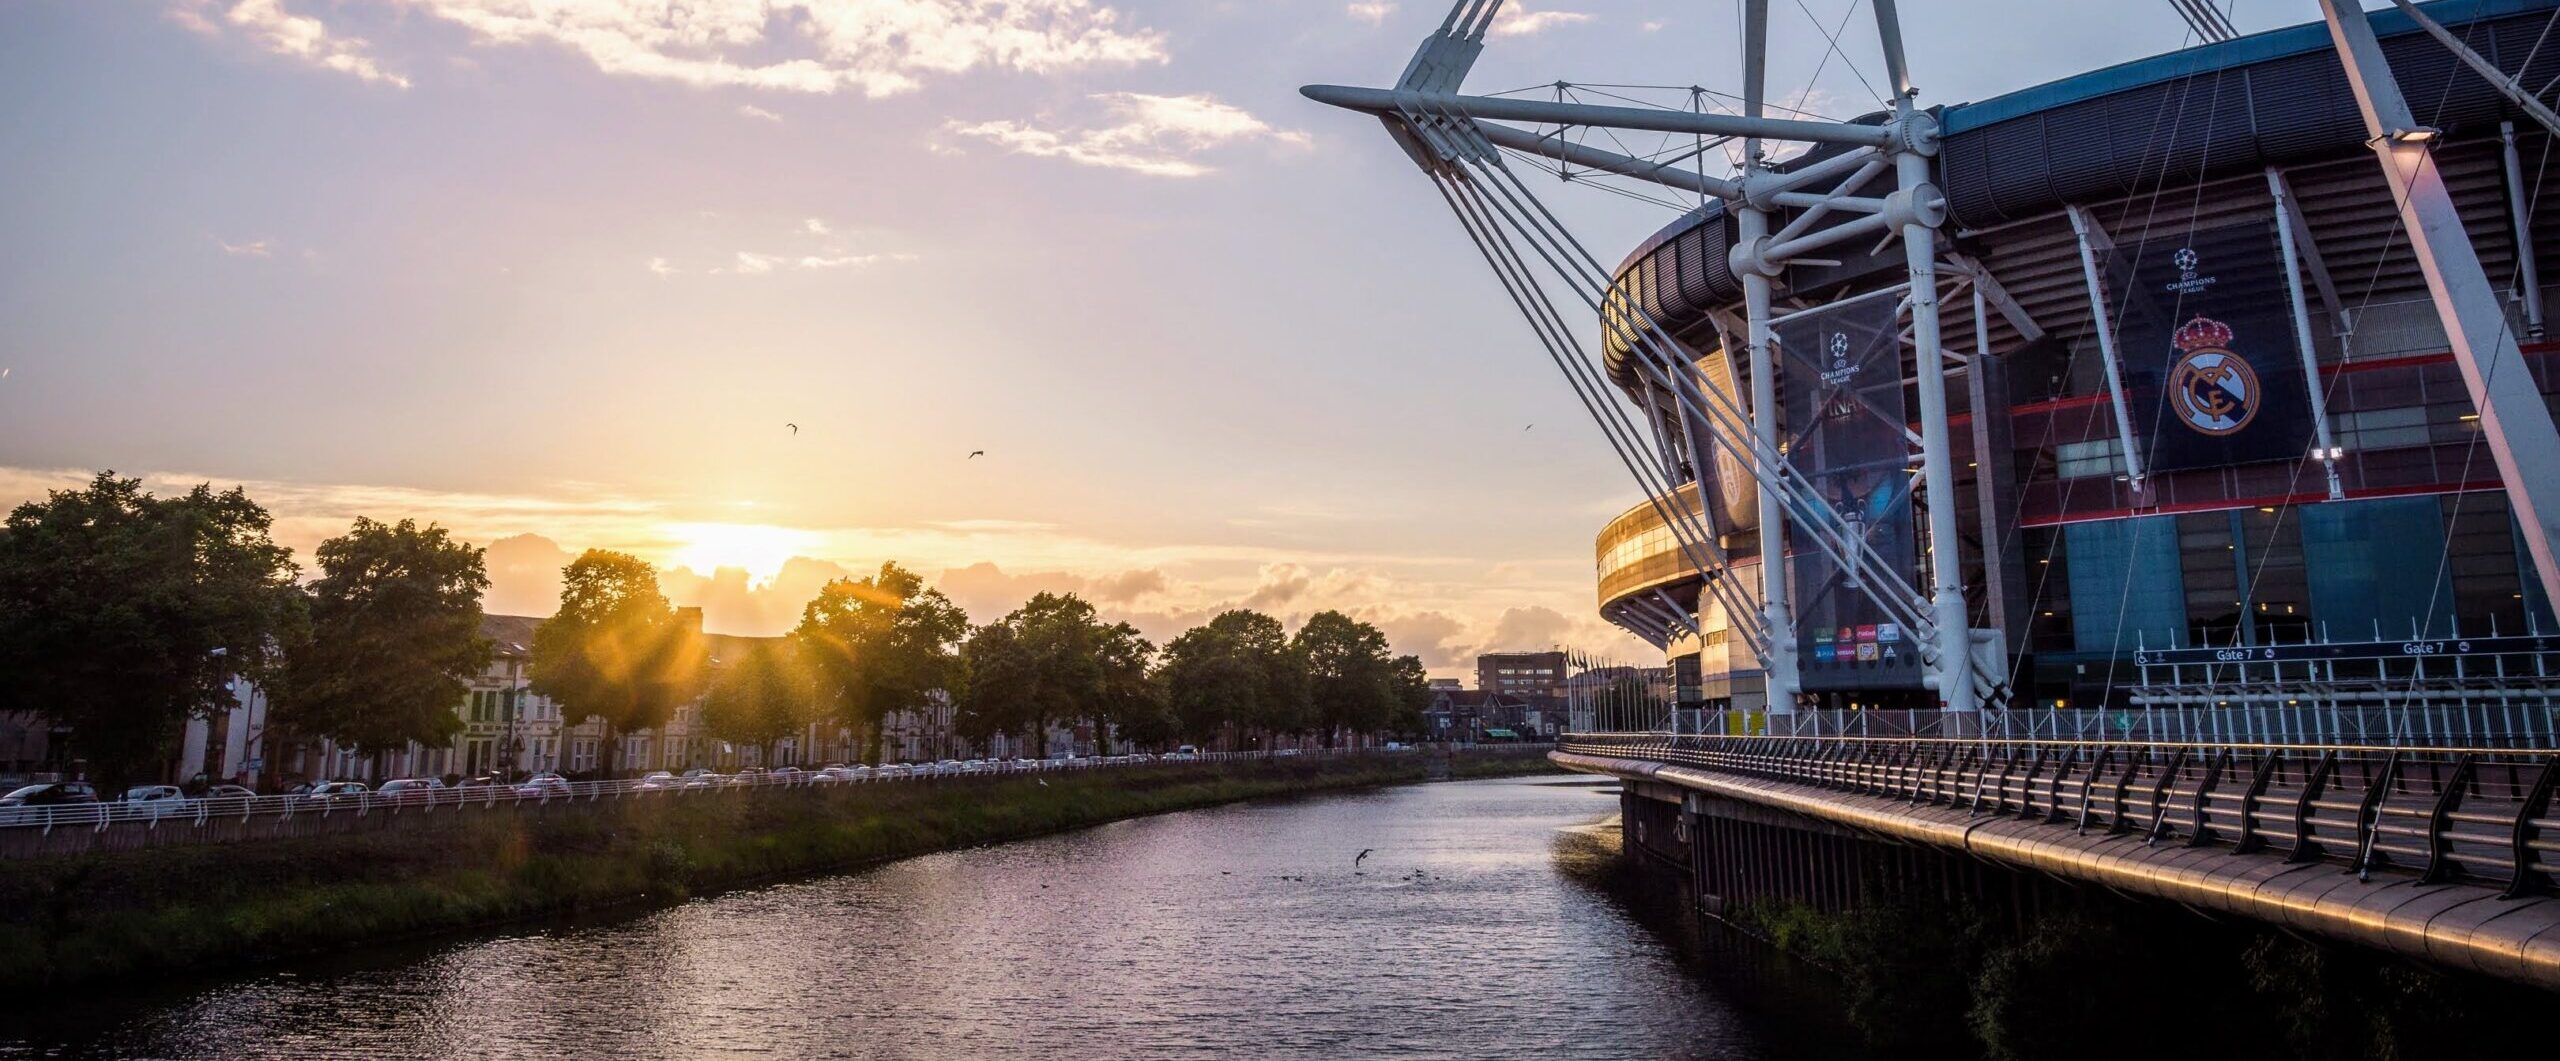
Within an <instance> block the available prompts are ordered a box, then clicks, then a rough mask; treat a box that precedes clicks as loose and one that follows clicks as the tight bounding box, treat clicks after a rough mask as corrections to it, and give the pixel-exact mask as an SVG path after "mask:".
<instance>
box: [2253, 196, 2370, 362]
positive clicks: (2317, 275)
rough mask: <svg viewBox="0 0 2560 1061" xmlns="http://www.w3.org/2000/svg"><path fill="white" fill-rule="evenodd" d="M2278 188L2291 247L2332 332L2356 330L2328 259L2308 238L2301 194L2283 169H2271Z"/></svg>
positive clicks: (2308, 224)
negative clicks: (2317, 295)
mask: <svg viewBox="0 0 2560 1061" xmlns="http://www.w3.org/2000/svg"><path fill="white" fill-rule="evenodd" d="M2268 172H2269V173H2271V174H2273V175H2274V180H2275V183H2276V186H2277V187H2280V188H2283V189H2284V199H2283V201H2282V203H2281V205H2282V208H2283V213H2284V219H2283V220H2284V223H2285V224H2288V225H2291V226H2293V246H2294V250H2296V251H2299V252H2300V253H2301V254H2302V264H2303V266H2304V267H2305V268H2306V269H2307V270H2308V271H2309V272H2310V273H2311V284H2312V286H2314V287H2317V288H2319V289H2320V304H2321V305H2323V306H2326V307H2328V309H2329V320H2330V327H2329V331H2330V334H2332V335H2345V334H2347V333H2349V332H2351V331H2354V330H2355V327H2354V322H2352V321H2350V320H2348V319H2347V303H2346V300H2345V299H2342V298H2339V297H2338V282H2337V280H2336V279H2335V278H2333V277H2332V276H2330V274H2329V260H2328V259H2327V258H2323V257H2321V256H2320V241H2318V240H2315V239H2312V238H2311V219H2310V218H2309V217H2307V216H2305V215H2304V214H2303V212H2302V197H2301V196H2299V195H2296V194H2294V192H2293V182H2292V181H2290V180H2287V179H2286V178H2285V175H2284V171H2283V170H2281V169H2271V170H2269V171H2268Z"/></svg>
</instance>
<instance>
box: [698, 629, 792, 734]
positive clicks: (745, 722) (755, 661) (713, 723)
mask: <svg viewBox="0 0 2560 1061" xmlns="http://www.w3.org/2000/svg"><path fill="white" fill-rule="evenodd" d="M816 708H817V686H816V683H815V678H814V675H813V674H812V673H811V670H810V668H809V667H808V666H807V665H806V664H805V661H804V660H803V659H802V658H801V655H800V644H799V642H797V641H794V640H790V639H775V640H756V641H750V642H747V643H745V645H744V647H742V648H740V649H739V650H738V655H737V657H736V658H734V659H722V660H717V661H715V665H714V666H713V668H712V673H711V682H710V688H709V689H707V690H706V691H705V692H704V693H703V697H702V725H703V728H704V729H706V730H708V731H710V733H711V735H712V736H715V737H718V738H720V739H722V740H727V741H735V742H737V743H740V744H752V745H756V746H759V747H763V746H769V745H771V744H773V743H774V742H776V741H779V740H781V739H783V738H785V737H788V736H791V735H792V734H793V733H796V732H798V731H799V730H800V727H801V726H803V725H805V724H807V723H809V722H812V721H815V720H816V719H815V716H816V713H817V712H816Z"/></svg>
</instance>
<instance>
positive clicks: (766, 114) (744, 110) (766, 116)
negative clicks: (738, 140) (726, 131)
mask: <svg viewBox="0 0 2560 1061" xmlns="http://www.w3.org/2000/svg"><path fill="white" fill-rule="evenodd" d="M738 116H739V117H742V118H757V119H761V120H764V121H768V122H780V121H781V120H782V116H781V115H779V114H775V113H774V112H772V111H769V110H766V109H764V108H762V107H759V106H756V105H755V104H753V103H741V104H738Z"/></svg>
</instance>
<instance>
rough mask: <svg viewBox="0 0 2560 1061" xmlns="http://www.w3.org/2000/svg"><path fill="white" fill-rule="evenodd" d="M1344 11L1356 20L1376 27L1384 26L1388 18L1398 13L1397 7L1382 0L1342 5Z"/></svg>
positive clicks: (1355, 1) (1367, 0) (1359, 0)
mask: <svg viewBox="0 0 2560 1061" xmlns="http://www.w3.org/2000/svg"><path fill="white" fill-rule="evenodd" d="M1342 10H1343V11H1344V12H1346V13H1348V14H1350V16H1351V17H1352V18H1354V19H1358V20H1359V21H1362V22H1366V23H1368V24H1370V25H1372V26H1376V25H1382V24H1384V23H1385V22H1386V21H1387V16H1389V15H1392V14H1395V13H1396V5H1394V4H1391V3H1383V2H1381V0H1354V2H1352V3H1348V4H1344V5H1342Z"/></svg>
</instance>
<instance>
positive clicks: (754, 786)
mask: <svg viewBox="0 0 2560 1061" xmlns="http://www.w3.org/2000/svg"><path fill="white" fill-rule="evenodd" d="M1419 751H1420V749H1419V748H1414V747H1405V748H1396V749H1384V748H1342V749H1335V750H1333V751H1325V750H1322V749H1315V748H1309V749H1303V750H1300V749H1280V750H1277V751H1243V752H1194V753H1188V754H1185V753H1168V754H1165V755H1144V754H1133V755H1120V756H1086V757H1081V758H1075V759H1005V760H981V761H976V762H943V763H918V764H915V765H912V766H901V765H892V766H881V767H869V768H866V769H862V770H852V769H848V770H847V771H846V772H844V773H836V774H830V773H827V772H824V771H819V770H805V771H800V772H796V773H773V772H756V773H741V774H736V775H720V774H710V775H703V776H697V777H642V778H626V779H622V780H615V781H566V780H552V781H545V782H534V781H519V782H511V783H508V784H491V785H459V786H454V787H450V788H416V789H406V790H403V791H399V792H393V793H389V794H385V793H383V792H380V791H376V790H370V789H368V790H367V791H363V792H349V793H331V794H315V793H295V794H286V795H274V796H225V797H203V796H190V797H183V798H177V799H157V800H149V801H141V802H126V801H122V800H114V801H104V802H97V803H71V804H62V805H57V806H39V807H0V829H13V828H23V829H41V830H43V831H45V832H47V833H51V832H52V831H53V830H55V829H59V828H87V829H96V830H99V831H104V830H106V829H108V828H109V827H112V826H115V825H119V824H140V825H145V826H149V827H154V828H156V827H159V826H162V825H198V826H201V825H205V824H208V823H210V822H214V821H233V820H249V819H255V818H258V817H261V816H268V817H281V818H292V817H296V816H304V815H310V816H319V817H327V816H330V815H356V816H364V815H371V814H383V813H392V814H402V813H419V814H432V813H435V812H437V811H439V810H453V809H467V808H473V807H496V806H499V805H515V804H533V805H541V804H550V803H571V802H590V803H591V802H596V801H599V800H606V799H629V798H651V797H684V796H699V795H714V794H718V793H725V792H742V791H749V790H772V789H835V788H842V787H847V786H852V785H864V784H888V783H899V782H922V781H944V780H951V779H958V778H994V777H1008V776H1019V775H1029V774H1044V773H1056V772H1060V771H1071V770H1096V769H1125V768H1131V767H1152V766H1163V765H1168V764H1184V763H1196V762H1238V761H1247V760H1275V761H1289V760H1296V759H1326V758H1331V759H1342V758H1351V757H1357V756H1373V755H1412V754H1417V753H1419Z"/></svg>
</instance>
